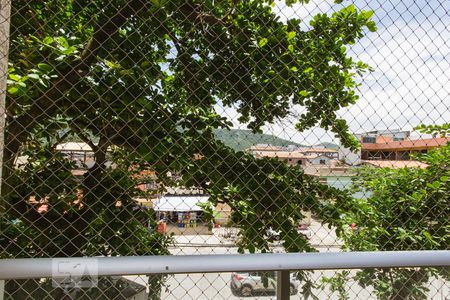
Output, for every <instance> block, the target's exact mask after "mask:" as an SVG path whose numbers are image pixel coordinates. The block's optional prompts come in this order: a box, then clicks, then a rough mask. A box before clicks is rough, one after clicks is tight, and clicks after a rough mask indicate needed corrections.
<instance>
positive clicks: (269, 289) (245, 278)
mask: <svg viewBox="0 0 450 300" xmlns="http://www.w3.org/2000/svg"><path fill="white" fill-rule="evenodd" d="M265 273H267V276H268V278H267V280H268V282H267V285H266V286H264V282H263V278H262V272H249V273H232V274H231V292H232V293H233V295H235V296H243V297H250V296H252V295H254V294H269V293H270V294H273V293H275V292H276V290H277V279H276V277H275V274H276V272H265ZM299 285H300V282H299V281H298V280H297V279H296V278H295V277H294V276H292V275H291V278H290V294H291V295H295V294H297V293H298V287H299Z"/></svg>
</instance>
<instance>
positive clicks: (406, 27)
mask: <svg viewBox="0 0 450 300" xmlns="http://www.w3.org/2000/svg"><path fill="white" fill-rule="evenodd" d="M408 1H409V0H408ZM408 1H406V2H403V1H398V0H384V1H381V2H379V1H367V2H365V1H362V0H359V1H356V3H355V5H356V6H357V7H359V8H363V9H367V7H368V6H370V8H372V9H374V11H375V19H376V21H377V25H378V27H379V30H378V31H377V32H376V33H368V34H367V36H366V37H365V38H363V39H362V40H361V41H360V42H358V43H357V44H356V45H354V46H353V47H352V48H351V52H350V53H351V55H352V56H353V57H355V58H357V59H359V60H362V61H363V62H367V63H369V64H370V65H371V66H372V67H373V68H374V69H375V72H373V73H370V74H366V75H365V76H364V77H363V78H362V79H361V84H362V85H361V86H360V88H359V94H360V95H361V98H360V100H359V101H358V102H357V103H356V104H355V105H353V106H351V107H349V108H346V109H342V110H341V111H340V113H341V116H342V117H344V118H345V119H346V120H347V121H348V122H349V124H350V128H351V130H352V131H354V132H358V131H359V132H360V131H364V130H374V129H385V128H401V129H412V128H413V127H415V126H417V125H419V124H421V123H426V124H440V123H444V122H450V27H448V24H449V23H450V16H449V15H448V13H446V12H448V11H450V1H447V2H445V1H444V3H442V1H441V2H440V1H437V0H432V1H424V4H420V3H421V2H420V1H419V2H414V1H409V2H411V3H409V2H408ZM277 7H278V10H279V15H280V17H281V18H290V17H293V16H297V17H300V18H301V19H306V20H307V19H308V18H311V15H314V14H316V13H319V12H330V11H331V10H332V9H336V8H337V7H339V6H332V5H331V4H330V1H318V0H313V1H311V2H310V4H308V5H306V6H303V5H296V6H294V7H293V8H288V7H286V6H285V5H283V4H281V2H277ZM231 110H232V109H231ZM231 110H230V109H227V113H228V114H230V115H233V113H232V112H231ZM234 116H236V113H235V112H234ZM234 120H235V117H234ZM294 124H295V123H294V120H292V119H287V120H284V121H282V122H279V123H278V124H275V125H268V126H266V127H265V132H267V133H271V134H275V135H277V136H280V137H282V138H288V139H291V140H293V141H296V142H303V143H304V142H307V143H310V144H315V143H317V142H318V141H332V140H334V137H333V134H330V133H326V132H325V131H324V130H322V129H319V128H315V129H313V130H310V131H307V132H304V133H299V132H297V131H296V130H295V129H294ZM239 127H241V128H242V125H241V126H239Z"/></svg>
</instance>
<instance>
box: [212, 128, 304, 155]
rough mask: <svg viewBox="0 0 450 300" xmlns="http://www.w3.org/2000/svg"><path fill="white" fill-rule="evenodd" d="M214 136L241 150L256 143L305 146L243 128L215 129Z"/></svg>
mask: <svg viewBox="0 0 450 300" xmlns="http://www.w3.org/2000/svg"><path fill="white" fill-rule="evenodd" d="M215 134H216V137H217V138H218V139H219V140H221V141H222V142H223V143H224V144H225V145H227V146H228V147H230V148H233V149H234V150H236V151H242V150H245V149H247V148H250V147H251V146H253V145H256V144H270V145H274V146H289V145H295V146H297V147H307V146H305V145H302V144H298V143H294V142H292V141H289V140H285V139H281V138H278V137H276V136H274V135H270V134H260V133H252V132H251V131H250V130H243V129H230V130H227V129H216V130H215Z"/></svg>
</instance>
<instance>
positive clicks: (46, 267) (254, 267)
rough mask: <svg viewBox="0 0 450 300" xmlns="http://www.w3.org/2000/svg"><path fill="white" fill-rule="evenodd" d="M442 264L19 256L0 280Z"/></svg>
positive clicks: (437, 254)
mask: <svg viewBox="0 0 450 300" xmlns="http://www.w3.org/2000/svg"><path fill="white" fill-rule="evenodd" d="M446 266H450V251H448V250H439V251H385V252H335V253H328V252H327V253H266V254H238V255H232V254H229V255H173V256H167V255H165V256H124V257H86V258H83V257H78V258H77V257H73V258H19V259H1V260H0V280H2V279H30V278H44V277H63V276H68V275H70V274H71V271H70V270H77V268H78V269H80V268H84V269H85V270H88V271H89V272H91V273H90V274H91V275H94V274H92V273H95V275H96V276H109V275H147V274H176V273H185V274H188V273H220V272H233V271H237V272H239V271H284V270H334V269H367V268H398V267H446Z"/></svg>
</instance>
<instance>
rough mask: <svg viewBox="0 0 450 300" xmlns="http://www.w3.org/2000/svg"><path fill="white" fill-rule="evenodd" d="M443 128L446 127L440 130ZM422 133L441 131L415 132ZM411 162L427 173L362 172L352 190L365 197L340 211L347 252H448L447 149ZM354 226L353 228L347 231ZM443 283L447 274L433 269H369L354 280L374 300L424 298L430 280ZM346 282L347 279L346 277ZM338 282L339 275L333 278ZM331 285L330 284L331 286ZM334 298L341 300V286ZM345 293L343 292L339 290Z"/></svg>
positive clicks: (449, 153)
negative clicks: (438, 279) (436, 278)
mask: <svg viewBox="0 0 450 300" xmlns="http://www.w3.org/2000/svg"><path fill="white" fill-rule="evenodd" d="M445 126H446V128H448V124H447V125H444V126H442V128H445ZM422 128H424V130H427V132H428V131H429V132H428V133H434V132H435V131H437V132H441V131H442V130H443V129H442V128H441V126H434V127H433V129H431V130H430V128H431V127H430V126H423V127H420V129H421V130H422ZM417 159H419V160H420V161H422V162H424V163H426V164H427V165H428V167H427V168H425V169H421V168H402V169H390V168H384V169H375V168H366V169H362V170H361V172H360V174H359V176H358V177H356V180H355V182H354V187H355V188H356V189H357V190H359V191H362V192H364V191H366V192H370V196H369V197H368V198H367V199H353V201H351V202H350V203H347V204H345V205H344V206H343V207H342V223H341V227H340V229H339V232H340V236H341V237H342V238H343V240H344V242H345V246H344V249H345V250H352V251H394V250H448V249H449V247H450V235H449V234H448V233H449V230H450V206H449V205H448V204H449V203H450V196H449V195H450V144H447V146H444V147H441V148H437V149H435V150H432V151H430V152H428V153H427V154H422V155H418V156H417ZM349 224H356V228H352V227H349ZM438 275H441V276H444V277H447V279H448V275H449V274H448V270H444V269H435V268H412V269H371V270H364V271H360V272H358V273H357V274H356V276H354V279H356V280H357V281H358V282H359V283H360V285H362V286H363V287H366V286H372V287H373V288H374V290H375V292H376V294H377V296H378V298H379V299H390V300H394V299H396V300H397V299H427V297H428V296H427V292H428V288H427V283H428V281H429V279H430V278H431V277H432V276H438ZM345 276H346V277H347V278H349V277H351V276H350V274H349V273H348V272H347V273H346V274H345ZM339 279H340V281H339V282H340V283H342V284H345V281H342V274H341V275H340V277H339ZM333 283H334V284H336V281H333ZM336 290H339V294H340V295H341V298H343V299H345V296H343V295H345V294H344V293H343V292H342V291H343V287H342V285H341V286H340V289H336ZM344 290H345V289H344Z"/></svg>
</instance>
